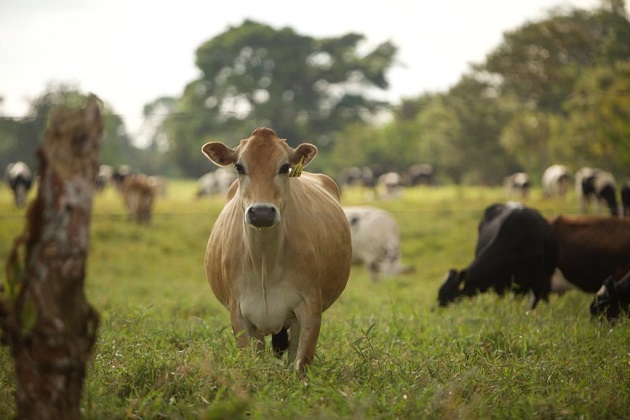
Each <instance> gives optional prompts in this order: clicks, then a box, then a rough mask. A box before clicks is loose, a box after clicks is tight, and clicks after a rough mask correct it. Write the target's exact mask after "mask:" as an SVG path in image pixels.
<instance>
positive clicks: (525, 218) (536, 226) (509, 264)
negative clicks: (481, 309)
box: [438, 203, 558, 309]
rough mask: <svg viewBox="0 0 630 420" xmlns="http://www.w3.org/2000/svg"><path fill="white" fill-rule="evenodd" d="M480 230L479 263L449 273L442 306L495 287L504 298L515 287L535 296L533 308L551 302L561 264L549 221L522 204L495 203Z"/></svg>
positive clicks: (442, 296) (476, 252) (477, 255)
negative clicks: (554, 274) (550, 295)
mask: <svg viewBox="0 0 630 420" xmlns="http://www.w3.org/2000/svg"><path fill="white" fill-rule="evenodd" d="M478 230H479V237H478V240H477V247H476V250H475V259H474V261H473V262H472V263H471V264H470V265H469V266H468V267H467V268H466V269H465V270H462V271H461V272H458V271H457V270H454V269H452V270H450V271H449V272H448V274H447V277H446V280H445V281H444V283H443V284H442V286H441V287H440V290H439V293H438V301H439V303H440V305H441V306H446V305H448V304H449V303H450V302H452V301H454V300H455V299H456V298H457V297H459V296H473V295H475V294H477V293H479V292H486V291H487V290H488V289H490V288H494V290H495V292H496V293H498V294H499V295H503V294H504V293H505V291H506V290H507V289H509V288H511V287H512V286H513V285H516V286H517V287H518V288H519V289H518V290H517V292H519V293H526V292H528V291H529V292H530V293H531V295H532V299H531V301H530V303H529V308H530V309H534V308H535V307H536V305H537V304H538V302H539V301H540V300H541V299H547V296H548V294H549V290H550V283H551V276H552V274H553V272H554V269H555V266H556V261H557V259H558V246H557V243H556V240H555V238H554V235H553V232H552V230H551V227H550V226H549V223H548V222H547V220H546V219H545V218H543V217H542V215H541V214H540V213H539V212H538V211H537V210H535V209H531V208H528V207H525V206H523V205H521V204H516V203H508V204H495V205H492V206H489V207H488V208H486V210H485V212H484V216H483V219H482V220H481V222H480V223H479V228H478Z"/></svg>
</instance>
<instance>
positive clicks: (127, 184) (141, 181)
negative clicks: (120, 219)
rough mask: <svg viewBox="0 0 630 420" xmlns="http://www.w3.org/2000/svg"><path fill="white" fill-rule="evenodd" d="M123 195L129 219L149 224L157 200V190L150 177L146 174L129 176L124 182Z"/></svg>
mask: <svg viewBox="0 0 630 420" xmlns="http://www.w3.org/2000/svg"><path fill="white" fill-rule="evenodd" d="M122 194H123V200H124V202H125V206H126V207H127V214H128V216H129V219H131V220H133V221H135V222H138V223H149V221H150V220H151V214H152V212H153V201H154V200H155V189H154V188H153V185H152V183H151V181H150V180H149V177H147V176H146V175H144V174H132V175H128V176H127V177H125V180H124V181H123V185H122Z"/></svg>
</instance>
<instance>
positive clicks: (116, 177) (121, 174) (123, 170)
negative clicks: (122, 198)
mask: <svg viewBox="0 0 630 420" xmlns="http://www.w3.org/2000/svg"><path fill="white" fill-rule="evenodd" d="M133 173H134V171H133V169H131V166H129V165H120V166H119V167H118V169H115V170H114V173H113V174H112V181H113V182H114V186H115V187H116V190H117V191H120V192H122V190H123V185H124V184H125V179H126V178H127V177H128V176H129V175H131V174H133Z"/></svg>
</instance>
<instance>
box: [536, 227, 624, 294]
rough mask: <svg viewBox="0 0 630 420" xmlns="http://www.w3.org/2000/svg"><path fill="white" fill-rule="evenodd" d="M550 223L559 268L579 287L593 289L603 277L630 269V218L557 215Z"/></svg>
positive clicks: (619, 273) (593, 291)
mask: <svg viewBox="0 0 630 420" xmlns="http://www.w3.org/2000/svg"><path fill="white" fill-rule="evenodd" d="M549 223H550V225H551V228H552V230H553V232H554V234H555V236H556V239H557V241H558V265H557V267H558V269H559V270H560V271H561V272H562V275H563V276H564V277H565V278H566V279H567V280H568V281H569V282H570V283H572V284H574V285H575V286H577V287H578V288H579V289H581V290H583V291H585V292H589V293H595V292H597V291H598V290H599V288H600V287H601V286H602V281H603V280H604V279H605V278H606V277H608V276H613V277H614V278H615V279H619V278H620V277H621V276H623V275H624V274H625V273H626V272H627V271H630V220H629V219H625V218H617V217H607V216H594V215H586V216H557V217H551V218H549Z"/></svg>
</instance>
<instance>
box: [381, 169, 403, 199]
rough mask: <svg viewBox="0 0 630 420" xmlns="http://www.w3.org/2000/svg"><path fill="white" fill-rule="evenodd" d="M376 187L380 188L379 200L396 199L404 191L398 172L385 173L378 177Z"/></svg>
mask: <svg viewBox="0 0 630 420" xmlns="http://www.w3.org/2000/svg"><path fill="white" fill-rule="evenodd" d="M377 186H380V187H381V193H380V194H379V198H384V199H390V198H398V197H400V196H401V195H402V193H403V190H404V183H403V179H402V176H400V174H399V173H398V172H385V173H384V174H383V175H381V176H379V177H378V181H377Z"/></svg>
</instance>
